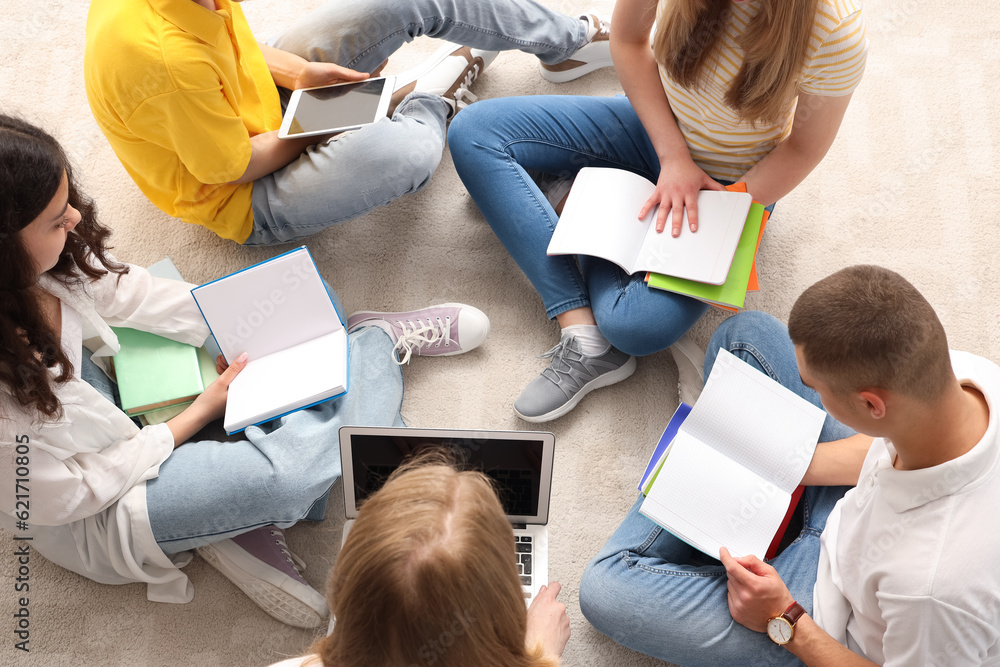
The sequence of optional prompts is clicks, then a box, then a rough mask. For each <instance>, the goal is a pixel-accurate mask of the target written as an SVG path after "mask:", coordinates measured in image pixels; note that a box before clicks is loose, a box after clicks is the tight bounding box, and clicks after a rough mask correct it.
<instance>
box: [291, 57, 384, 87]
mask: <svg viewBox="0 0 1000 667" xmlns="http://www.w3.org/2000/svg"><path fill="white" fill-rule="evenodd" d="M383 64H384V63H383ZM367 78H369V77H368V72H358V71H355V70H353V69H347V68H346V67H341V66H340V65H334V64H333V63H314V62H306V63H305V65H303V66H302V69H301V70H299V73H298V75H297V76H296V77H295V84H294V85H295V90H298V89H299V88H316V87H318V86H332V85H333V84H335V83H347V82H348V81H364V80H365V79H367Z"/></svg>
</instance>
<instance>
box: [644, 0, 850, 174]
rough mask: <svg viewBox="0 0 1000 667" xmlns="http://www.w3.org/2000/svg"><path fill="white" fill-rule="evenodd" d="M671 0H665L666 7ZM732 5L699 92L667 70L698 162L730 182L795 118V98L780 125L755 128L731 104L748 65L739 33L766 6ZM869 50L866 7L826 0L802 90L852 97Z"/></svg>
mask: <svg viewBox="0 0 1000 667" xmlns="http://www.w3.org/2000/svg"><path fill="white" fill-rule="evenodd" d="M671 1H672V0H660V8H661V9H662V8H663V6H664V5H665V3H667V2H671ZM780 1H782V2H789V1H791V0H780ZM732 9H733V11H732V12H730V15H729V21H728V23H727V25H726V31H725V33H724V34H723V35H722V36H721V37H720V39H719V42H718V43H717V44H716V45H715V48H714V49H713V52H712V53H711V54H710V55H709V57H708V59H707V60H706V61H705V67H706V68H707V71H708V72H709V73H710V74H709V75H708V76H706V77H705V80H704V82H703V84H702V85H701V86H700V87H699V88H698V89H697V90H688V89H686V88H684V87H682V86H681V85H680V84H678V83H677V82H675V81H673V80H672V79H671V78H670V77H669V76H668V75H667V73H666V72H665V71H664V69H663V68H662V67H660V80H661V81H662V82H663V89H664V90H665V91H666V93H667V99H668V100H669V102H670V108H671V110H672V111H673V112H674V116H675V117H676V118H677V125H678V126H679V127H680V130H681V133H682V134H683V135H684V139H685V141H687V145H688V149H689V150H690V151H691V157H692V159H694V161H695V163H696V164H697V165H698V166H699V167H701V168H702V169H704V170H705V172H706V173H708V175H709V176H711V177H712V178H716V179H724V180H728V181H735V180H739V178H740V177H741V176H743V174H745V173H746V172H747V171H748V170H749V169H750V168H751V167H752V166H753V165H755V164H756V163H757V162H758V161H759V160H760V159H761V158H762V157H764V156H765V155H767V154H768V153H769V152H771V149H773V148H774V147H775V146H777V145H778V143H779V142H781V140H782V139H784V138H785V137H787V136H788V133H789V132H790V131H791V129H792V118H793V116H794V115H795V103H794V102H793V103H792V104H791V105H789V108H788V112H787V113H786V114H785V117H784V118H783V119H782V120H781V121H780V122H778V123H776V124H773V125H766V124H763V123H758V124H757V126H756V127H754V126H753V125H751V124H750V123H748V122H745V121H741V120H740V119H739V117H738V116H737V115H736V112H735V111H733V109H732V108H730V107H729V106H728V105H726V103H725V101H724V100H725V96H726V92H727V91H728V90H729V86H730V84H731V83H732V80H733V79H734V78H735V77H736V74H737V72H739V70H740V67H741V66H742V64H743V49H742V48H740V46H739V42H738V39H739V36H740V34H741V33H742V31H743V30H745V29H746V27H747V25H748V24H749V23H750V19H751V18H753V17H754V15H755V14H756V13H757V11H758V10H759V9H760V5H759V3H758V2H755V1H747V2H733V3H732ZM867 54H868V39H867V37H866V36H865V22H864V18H863V17H862V14H861V8H860V5H859V4H858V3H857V2H855V0H820V2H819V6H818V8H817V12H816V21H815V23H814V24H813V30H812V37H811V39H810V41H809V46H808V49H807V52H806V58H805V62H804V63H803V68H802V75H801V77H800V79H799V92H801V93H807V94H810V95H830V96H837V95H847V94H848V93H850V92H851V91H853V90H854V89H855V88H856V87H857V85H858V84H859V83H860V82H861V75H862V74H863V73H864V69H865V60H866V57H867Z"/></svg>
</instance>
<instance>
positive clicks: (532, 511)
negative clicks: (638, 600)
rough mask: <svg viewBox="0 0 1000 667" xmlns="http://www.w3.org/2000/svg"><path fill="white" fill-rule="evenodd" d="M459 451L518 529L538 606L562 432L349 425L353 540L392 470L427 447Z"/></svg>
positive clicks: (525, 585)
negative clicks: (367, 503) (361, 513)
mask: <svg viewBox="0 0 1000 667" xmlns="http://www.w3.org/2000/svg"><path fill="white" fill-rule="evenodd" d="M427 446H433V447H443V448H448V449H451V450H454V451H457V452H459V453H460V455H461V456H460V458H459V460H461V461H464V462H465V464H464V469H466V470H479V471H481V472H483V473H485V474H486V476H487V477H489V478H490V479H492V480H493V481H494V483H495V486H496V488H497V492H498V495H499V497H500V503H501V505H502V506H503V508H504V513H505V514H506V515H507V520H508V521H510V523H511V525H512V527H513V529H514V549H513V550H512V557H513V558H514V559H515V561H516V563H517V568H518V575H519V576H520V577H521V589H522V591H523V592H524V597H525V601H526V603H527V604H531V601H532V600H534V598H535V596H536V595H537V594H538V591H539V589H541V587H542V586H543V585H545V584H548V582H549V557H548V547H549V536H548V528H547V527H546V524H547V523H548V520H549V495H550V491H551V488H552V458H553V450H554V447H555V436H554V435H553V434H551V433H546V432H539V431H482V430H480V431H475V430H456V429H427V428H385V427H374V426H344V427H341V429H340V460H341V463H342V465H343V476H344V478H343V481H344V484H343V489H344V508H345V510H346V514H347V521H346V523H345V524H344V536H343V539H344V540H346V539H347V534H348V533H349V532H350V530H351V527H352V526H353V524H354V519H355V518H357V516H358V510H359V509H360V507H361V504H362V503H363V502H364V500H365V498H367V497H368V496H370V495H371V494H372V493H374V492H375V491H377V490H378V489H379V488H381V486H382V484H383V483H385V480H386V479H387V478H388V477H389V475H390V474H391V473H392V472H393V471H394V470H395V469H396V468H398V467H399V466H400V465H401V464H402V463H403V462H404V461H405V460H407V459H408V458H409V456H410V455H411V454H412V453H414V452H416V451H417V450H422V449H423V448H424V447H427Z"/></svg>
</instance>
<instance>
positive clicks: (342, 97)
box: [288, 79, 386, 136]
mask: <svg viewBox="0 0 1000 667" xmlns="http://www.w3.org/2000/svg"><path fill="white" fill-rule="evenodd" d="M385 83H386V80H385V79H370V80H368V81H357V82H352V83H344V84H340V85H337V86H328V87H326V88H315V89H313V90H303V91H300V92H301V96H300V97H299V101H298V105H296V107H295V108H294V109H293V110H292V111H293V114H294V115H293V117H292V121H291V123H290V124H289V126H288V136H294V135H296V134H308V133H311V132H323V131H329V130H334V129H341V128H348V127H356V126H359V125H366V124H368V123H371V122H373V121H374V120H375V114H376V112H377V111H378V107H379V101H380V100H381V97H382V90H383V89H384V88H385Z"/></svg>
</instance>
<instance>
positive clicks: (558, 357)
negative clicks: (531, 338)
mask: <svg viewBox="0 0 1000 667" xmlns="http://www.w3.org/2000/svg"><path fill="white" fill-rule="evenodd" d="M574 340H575V339H573V338H566V339H563V340H560V341H559V342H558V343H556V344H555V345H554V346H553V347H552V349H551V350H549V351H548V352H546V353H544V354H541V355H539V357H538V358H539V359H551V360H552V361H551V362H549V365H548V366H547V367H546V368H545V370H543V371H542V377H544V378H546V379H548V380H549V381H551V382H553V383H555V384H556V385H559V384H560V379H559V375H560V373H561V374H562V375H565V376H566V377H567V378H568V379H572V378H573V375H572V374H571V373H570V369H571V368H572V366H571V365H570V363H569V360H573V361H580V360H582V359H583V356H584V355H583V353H582V352H580V351H579V350H578V349H576V348H575V346H574V345H573V344H572V343H573V341H574ZM570 355H572V356H570ZM567 357H568V358H569V360H568V359H567Z"/></svg>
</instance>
